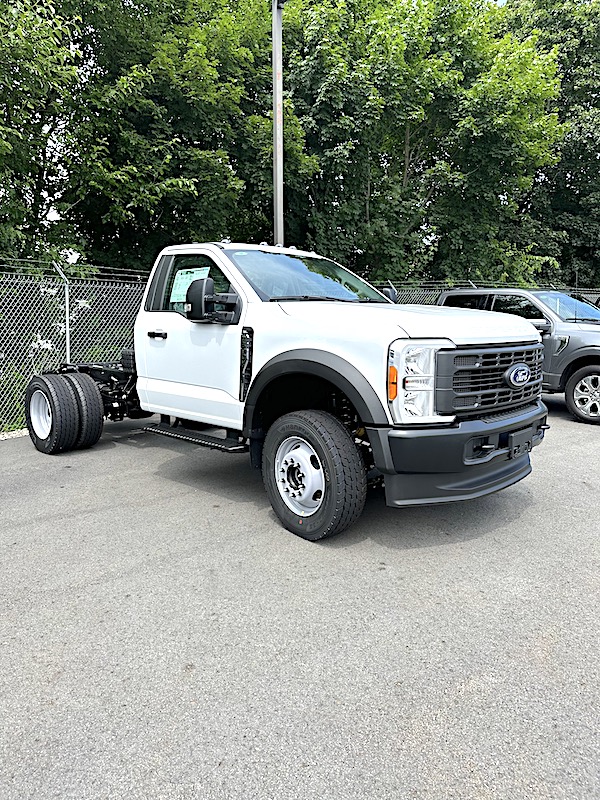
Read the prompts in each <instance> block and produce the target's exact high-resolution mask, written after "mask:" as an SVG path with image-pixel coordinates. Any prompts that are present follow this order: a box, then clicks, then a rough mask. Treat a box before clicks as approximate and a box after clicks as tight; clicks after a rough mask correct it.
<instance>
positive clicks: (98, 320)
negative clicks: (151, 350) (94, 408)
mask: <svg viewBox="0 0 600 800" xmlns="http://www.w3.org/2000/svg"><path fill="white" fill-rule="evenodd" d="M145 285H146V283H145V280H144V279H139V280H128V281H124V280H110V279H109V280H106V279H105V280H102V279H81V278H76V279H68V280H67V279H66V278H64V277H61V276H60V274H58V273H57V274H55V275H50V274H30V275H23V274H14V273H6V272H0V433H3V432H6V431H12V430H18V429H20V428H23V427H24V425H25V417H24V407H23V398H24V395H25V388H26V386H27V384H28V382H29V379H30V378H31V376H32V375H33V374H35V373H38V372H43V371H45V370H49V369H53V368H55V367H57V366H58V365H59V364H62V363H65V362H68V361H71V362H80V361H118V360H120V355H121V350H122V349H123V347H131V346H132V345H133V323H134V320H135V315H136V313H137V310H138V308H139V306H140V301H141V299H142V294H143V292H144V288H145Z"/></svg>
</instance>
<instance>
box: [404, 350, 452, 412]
mask: <svg viewBox="0 0 600 800" xmlns="http://www.w3.org/2000/svg"><path fill="white" fill-rule="evenodd" d="M454 349H455V346H454V344H453V343H452V342H450V341H448V340H447V339H427V340H416V339H413V340H411V341H408V342H407V341H406V340H404V339H398V340H397V341H395V342H393V343H392V345H391V347H390V351H389V358H388V401H389V406H390V411H391V412H392V418H393V420H394V422H397V423H400V424H403V425H406V424H411V423H412V424H429V423H440V422H452V421H453V420H454V417H453V416H441V415H440V414H436V413H435V356H436V353H437V352H438V350H454Z"/></svg>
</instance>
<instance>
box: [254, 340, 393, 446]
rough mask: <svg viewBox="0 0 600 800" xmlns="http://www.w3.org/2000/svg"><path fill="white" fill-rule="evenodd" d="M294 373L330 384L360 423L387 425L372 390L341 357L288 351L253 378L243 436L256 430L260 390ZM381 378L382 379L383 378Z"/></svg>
mask: <svg viewBox="0 0 600 800" xmlns="http://www.w3.org/2000/svg"><path fill="white" fill-rule="evenodd" d="M294 373H299V374H305V375H315V376H317V377H319V378H324V379H325V380H327V381H329V382H330V383H332V384H333V385H334V386H336V387H337V388H338V389H340V391H342V392H344V394H345V395H346V396H347V397H348V399H349V400H350V402H351V403H352V404H353V406H354V408H355V409H356V411H357V413H358V415H359V416H360V419H361V421H362V422H363V423H365V424H368V425H389V424H390V420H389V418H388V416H387V414H386V412H385V409H384V407H383V405H382V403H381V400H380V399H379V397H378V396H377V394H376V392H375V390H374V389H373V387H372V386H371V384H370V383H369V381H368V380H367V379H366V378H365V376H364V375H363V374H362V373H361V372H359V370H358V369H356V367H354V366H353V365H352V364H350V363H349V362H348V361H346V360H345V359H343V358H341V356H338V355H335V354H334V353H327V352H325V351H323V350H310V349H302V350H290V351H288V352H286V353H280V354H279V355H277V356H275V357H274V358H272V359H271V360H270V361H268V362H267V363H266V364H264V366H263V367H262V368H261V370H260V371H259V372H258V374H257V375H256V376H255V378H254V380H253V381H252V384H251V386H250V391H249V392H248V397H247V400H246V406H245V408H244V435H245V436H251V435H252V431H253V430H254V429H255V428H256V425H255V419H254V414H255V411H256V404H257V402H258V399H259V397H260V396H261V394H262V392H263V390H264V389H265V388H266V387H267V386H268V385H269V384H270V383H271V382H272V381H273V380H275V379H276V378H280V377H281V376H282V375H291V374H294ZM384 378H385V376H382V379H384Z"/></svg>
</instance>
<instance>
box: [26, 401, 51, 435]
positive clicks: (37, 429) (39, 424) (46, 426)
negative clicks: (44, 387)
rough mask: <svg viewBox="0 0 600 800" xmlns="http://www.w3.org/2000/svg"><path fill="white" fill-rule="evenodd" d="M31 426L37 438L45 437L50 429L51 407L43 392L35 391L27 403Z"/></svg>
mask: <svg viewBox="0 0 600 800" xmlns="http://www.w3.org/2000/svg"><path fill="white" fill-rule="evenodd" d="M29 416H30V417H31V427H32V428H33V431H34V433H35V435H36V436H37V437H38V439H47V438H48V436H49V435H50V431H51V429H52V409H51V408H50V403H49V402H48V398H47V397H46V395H45V394H44V393H43V392H40V391H39V390H37V391H35V392H34V393H33V395H32V396H31V401H30V403H29Z"/></svg>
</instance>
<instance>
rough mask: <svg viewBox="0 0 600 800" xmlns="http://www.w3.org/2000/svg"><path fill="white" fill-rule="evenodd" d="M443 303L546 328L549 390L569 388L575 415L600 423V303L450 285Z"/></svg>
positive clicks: (558, 295) (532, 292) (544, 292)
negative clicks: (496, 314)
mask: <svg viewBox="0 0 600 800" xmlns="http://www.w3.org/2000/svg"><path fill="white" fill-rule="evenodd" d="M437 304H438V305H440V306H455V307H460V308H473V309H478V310H480V311H496V312H502V313H503V314H516V315H517V316H519V317H525V319H528V320H529V321H530V322H531V323H533V325H535V327H536V328H537V329H538V330H539V331H540V333H541V334H542V341H543V343H544V367H543V369H544V378H543V390H544V391H545V392H550V393H553V392H564V393H565V399H566V401H567V406H568V408H569V410H570V411H571V413H572V414H573V416H574V417H575V418H576V419H578V420H581V421H582V422H590V423H594V424H596V425H597V424H600V309H599V308H596V306H593V305H592V304H591V303H588V302H587V301H586V300H583V299H578V298H576V297H573V296H572V295H570V294H566V293H565V292H558V291H554V290H529V289H448V290H446V291H444V292H442V293H441V294H440V296H439V297H438V300H437Z"/></svg>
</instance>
